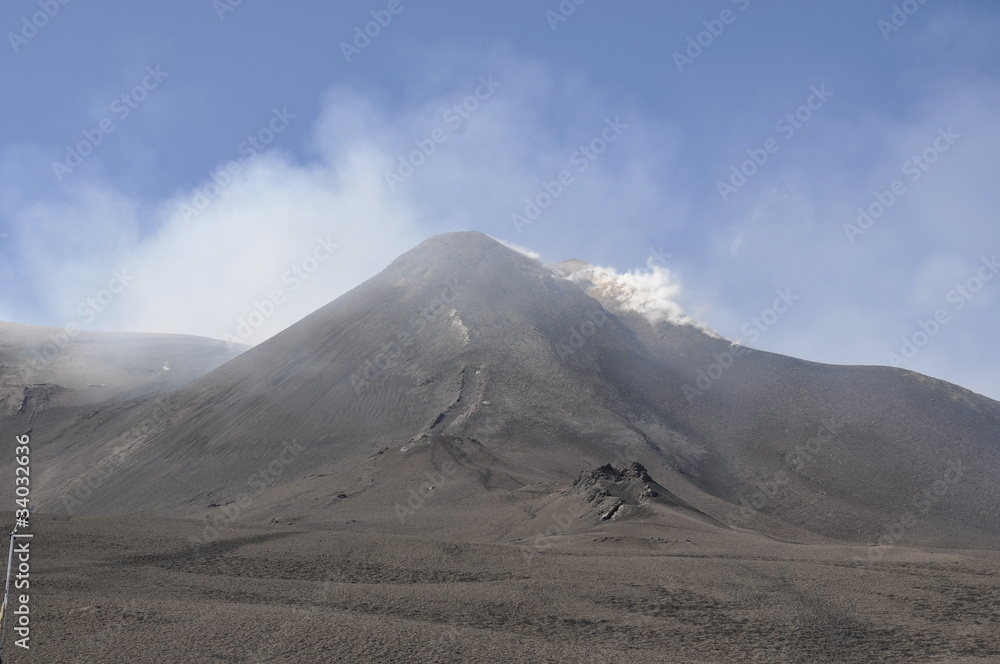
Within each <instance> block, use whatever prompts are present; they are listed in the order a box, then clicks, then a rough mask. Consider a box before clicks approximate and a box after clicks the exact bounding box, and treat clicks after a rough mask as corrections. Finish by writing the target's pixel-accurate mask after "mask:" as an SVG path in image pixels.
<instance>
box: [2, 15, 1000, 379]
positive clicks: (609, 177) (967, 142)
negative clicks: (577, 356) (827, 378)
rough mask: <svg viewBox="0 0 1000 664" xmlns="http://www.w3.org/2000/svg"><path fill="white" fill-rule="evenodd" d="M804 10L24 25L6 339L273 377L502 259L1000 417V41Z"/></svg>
mask: <svg viewBox="0 0 1000 664" xmlns="http://www.w3.org/2000/svg"><path fill="white" fill-rule="evenodd" d="M790 5H792V3H766V2H763V1H761V0H738V1H730V0H715V1H712V2H700V3H655V2H619V3H612V2H608V1H602V0H586V1H585V2H583V3H582V4H576V3H575V2H574V1H573V0H566V1H564V2H562V3H560V2H558V1H556V0H550V1H548V2H522V1H518V0H512V1H510V2H506V3H461V2H443V1H432V0H398V2H390V1H389V0H384V1H382V0H379V1H376V2H341V3H326V2H318V1H311V0H301V1H299V2H289V3H275V2H249V1H244V2H241V3H239V4H236V2H235V0H219V1H218V2H213V1H212V0H177V1H176V2H172V3H133V2H124V1H121V2H112V1H107V0H105V1H100V0H98V1H95V2H82V1H80V0H75V1H74V0H69V1H68V2H67V1H66V0H62V1H60V0H41V1H39V0H10V1H9V2H6V3H4V5H3V8H2V9H0V27H2V30H3V32H4V35H5V37H4V44H3V45H2V46H0V50H2V51H3V52H2V53H0V66H2V72H3V77H4V81H5V92H6V94H5V98H4V103H3V105H2V107H0V120H2V122H0V131H2V134H0V260H2V264H0V279H2V280H3V285H4V288H3V289H2V291H0V320H9V321H16V322H24V323H34V324H41V325H51V326H57V327H63V326H65V325H67V324H75V325H78V326H79V327H81V328H85V329H112V330H135V331H170V332H183V333H191V334H200V335H205V336H211V337H216V338H223V337H225V336H226V335H230V336H234V335H238V336H245V337H246V340H247V341H248V342H249V343H258V342H259V341H262V340H263V339H265V338H267V337H268V336H270V335H272V334H274V333H276V332H277V331H279V330H281V329H283V328H284V327H287V326H288V325H290V324H291V323H293V322H294V321H296V320H298V319H299V318H301V317H302V316H304V315H306V314H307V313H309V312H311V311H313V310H314V309H316V308H318V307H319V306H322V305H323V304H325V303H326V302H328V301H330V300H332V299H334V298H335V297H337V296H338V295H340V294H341V293H343V292H345V291H346V290H348V289H350V288H351V287H353V286H355V285H357V284H358V283H360V282H361V281H362V280H364V279H366V278H368V277H370V276H372V275H374V274H375V273H377V272H378V271H379V270H381V269H382V268H383V267H384V266H385V265H386V264H388V262H390V261H391V260H392V259H393V258H394V257H395V256H397V255H398V254H399V253H402V252H403V251H405V250H407V249H409V248H411V247H412V246H413V245H415V244H416V243H418V242H419V241H420V240H422V239H424V238H425V237H427V236H429V235H432V234H435V233H439V232H444V231H449V230H481V231H483V232H486V233H488V234H490V235H492V236H494V237H497V238H499V239H503V240H506V241H509V242H512V243H515V244H517V245H520V246H522V247H526V248H529V249H531V250H533V251H535V252H538V253H539V254H540V255H541V257H542V259H543V260H546V261H551V262H555V261H559V260H563V259H566V258H570V257H579V258H583V259H585V260H588V261H589V262H591V263H595V264H599V265H602V266H607V267H612V268H614V269H616V270H618V271H619V272H623V273H624V272H627V271H630V270H647V271H648V270H655V271H656V274H657V279H658V280H654V282H655V283H659V284H661V285H662V284H667V285H666V286H664V289H663V292H664V293H668V294H669V296H670V297H671V298H673V299H675V300H677V302H678V303H679V304H680V305H682V306H683V307H684V309H685V311H687V312H688V313H690V314H691V315H693V316H694V317H696V318H698V319H699V320H701V321H703V322H705V323H706V324H707V325H709V326H710V327H711V328H712V329H714V330H716V331H718V332H719V333H720V334H723V335H724V336H726V337H729V338H732V339H739V338H742V339H743V340H744V342H745V343H748V344H749V345H753V346H755V347H758V348H763V349H767V350H773V351H777V352H782V353H787V354H790V355H795V356H799V357H804V358H807V359H813V360H818V361H823V362H834V363H844V364H889V363H890V362H895V360H894V358H893V357H892V356H891V355H890V353H894V354H895V355H896V356H897V357H898V362H897V363H898V364H900V366H904V367H906V368H909V369H914V370H916V371H921V372H924V373H927V374H930V375H933V376H936V377H940V378H943V379H946V380H950V381H953V382H957V383H959V384H962V385H965V386H967V387H970V388H971V389H974V390H976V391H978V392H981V393H984V394H987V395H989V396H992V397H993V398H1000V378H997V376H996V371H995V368H996V367H997V366H998V365H1000V347H998V345H997V343H996V337H997V335H996V332H997V329H998V327H1000V326H998V323H1000V313H998V312H1000V306H998V302H1000V279H995V278H994V277H995V276H996V273H997V270H998V269H1000V268H997V267H995V262H994V261H993V257H994V256H996V255H997V254H1000V231H998V221H1000V219H998V213H1000V187H998V186H997V184H998V183H997V174H998V169H997V166H996V155H997V154H998V153H1000V113H998V112H997V110H998V108H1000V57H998V55H1000V39H998V36H1000V7H998V6H997V5H995V3H990V2H986V1H981V2H945V1H943V0H926V1H925V2H923V3H921V2H919V0H910V1H909V2H896V3H893V2H881V1H872V0H865V1H864V2H861V1H860V0H856V1H851V0H849V1H845V2H837V3H832V2H828V3H815V2H814V3H795V4H794V6H790ZM366 30H367V32H368V35H366V34H365V32H366ZM526 199H527V200H526ZM533 204H534V205H537V206H538V209H537V210H536V209H533V207H532V205H533ZM859 208H860V209H861V210H859ZM862 211H864V213H865V216H862ZM529 217H531V218H529ZM779 291H780V292H783V293H785V294H786V296H787V295H789V294H790V295H791V296H792V298H793V299H791V302H792V304H791V305H787V306H786V305H785V304H782V305H781V306H780V307H778V308H780V309H783V310H784V311H782V312H781V313H777V312H776V311H772V309H773V308H774V307H773V305H774V303H775V301H776V299H778V298H779V295H778V292H779ZM783 302H784V301H783ZM255 312H256V313H255ZM252 316H253V319H252V320H251V317H252ZM241 320H242V321H244V322H246V321H250V322H252V323H256V325H250V327H249V328H247V327H246V325H245V324H244V325H242V326H241ZM241 330H242V332H244V333H246V332H249V333H248V334H240V331H241Z"/></svg>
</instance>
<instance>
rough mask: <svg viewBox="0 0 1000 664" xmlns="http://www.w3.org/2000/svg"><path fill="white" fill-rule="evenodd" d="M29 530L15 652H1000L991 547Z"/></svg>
mask: <svg viewBox="0 0 1000 664" xmlns="http://www.w3.org/2000/svg"><path fill="white" fill-rule="evenodd" d="M345 528H350V524H348V525H345ZM33 530H34V532H35V533H36V536H35V541H34V543H33V545H32V547H33V552H32V558H31V565H32V571H31V584H32V586H31V591H32V594H31V602H30V606H31V615H32V639H31V650H30V651H23V650H22V649H20V648H17V647H14V646H13V643H12V639H11V638H10V635H8V643H7V647H6V649H5V653H4V654H5V658H4V662H9V663H10V664H20V663H23V662H45V663H46V664H58V663H61V662H79V663H84V662H100V663H105V662H108V663H115V662H128V663H130V664H140V663H145V662H156V663H160V662H190V663H199V662H233V663H236V662H248V663H250V662H260V663H263V662H295V663H299V662H302V663H311V662H401V663H403V662H421V663H428V662H573V663H595V664H596V663H599V662H635V663H641V662H676V663H682V662H683V663H688V662H690V663H695V662H697V663H703V662H713V663H715V662H717V663H724V662H740V663H741V664H750V663H758V662H759V663H765V662H766V663H784V662H789V663H792V662H794V663H800V662H831V663H832V662H836V663H838V664H844V663H852V662H887V663H892V662H900V663H904V662H905V663H906V664H917V663H920V662H949V663H952V664H971V663H973V662H975V663H980V664H984V663H986V662H1000V629H998V621H1000V575H998V572H1000V555H998V554H997V553H995V552H984V551H957V552H956V551H951V552H949V551H939V552H922V551H916V550H912V549H905V548H901V547H900V548H895V549H891V550H887V551H885V552H881V551H880V553H879V555H878V556H871V555H870V553H871V552H870V551H869V549H868V547H837V546H829V545H815V544H814V545H808V546H807V545H799V544H789V543H783V542H777V541H774V540H765V539H763V538H759V537H753V536H748V535H744V534H733V535H732V536H731V537H729V538H728V539H726V540H723V539H722V538H720V537H719V536H718V535H714V534H711V533H708V532H699V531H698V530H696V529H695V530H692V531H690V532H687V531H682V530H679V529H673V530H663V531H662V532H656V533H652V534H651V533H650V532H649V529H646V531H645V532H643V531H642V529H641V528H638V527H637V528H634V529H633V531H634V532H637V533H642V534H644V535H645V537H639V536H635V535H630V534H629V533H630V532H633V531H629V530H627V529H618V530H616V529H614V528H611V527H610V524H609V528H608V529H607V531H606V532H605V533H604V534H601V532H597V531H595V532H593V533H588V534H587V535H586V536H583V535H577V536H575V537H573V538H558V537H554V538H549V539H547V540H545V541H541V542H539V541H535V542H532V543H531V544H532V545H531V546H529V547H520V546H518V545H517V544H516V543H515V544H510V543H493V544H490V543H478V544H473V543H463V542H453V541H442V540H431V539H422V538H415V537H398V536H383V535H373V534H366V533H360V532H351V531H350V530H343V531H329V530H328V531H311V532H310V531H301V530H297V529H296V528H295V527H293V526H287V525H274V526H270V527H267V528H252V527H235V526H234V527H232V528H230V529H229V530H227V531H226V532H225V533H224V534H223V535H222V536H221V537H220V538H219V539H218V540H217V541H215V542H212V543H210V544H208V545H204V546H202V547H200V548H198V547H196V546H194V545H193V544H192V543H191V542H190V541H189V537H192V536H196V535H198V534H200V533H201V532H202V529H201V526H200V524H198V523H197V522H194V521H182V520H167V519H154V518H141V517H128V518H113V519H112V518H103V519H76V518H73V519H66V518H51V517H45V516H40V517H37V518H36V519H35V521H34V523H33ZM860 559H863V560H865V561H869V562H861V560H860ZM872 561H873V562H872Z"/></svg>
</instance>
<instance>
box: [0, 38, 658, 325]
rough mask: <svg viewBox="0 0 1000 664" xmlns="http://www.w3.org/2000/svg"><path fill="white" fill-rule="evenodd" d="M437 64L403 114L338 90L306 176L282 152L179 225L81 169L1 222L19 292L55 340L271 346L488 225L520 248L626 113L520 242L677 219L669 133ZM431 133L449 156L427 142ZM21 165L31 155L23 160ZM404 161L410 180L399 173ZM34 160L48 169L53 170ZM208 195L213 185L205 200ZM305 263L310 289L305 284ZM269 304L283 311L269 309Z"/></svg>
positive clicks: (465, 60) (507, 61) (485, 70)
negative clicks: (79, 337)
mask: <svg viewBox="0 0 1000 664" xmlns="http://www.w3.org/2000/svg"><path fill="white" fill-rule="evenodd" d="M456 55H460V56H461V57H453V56H456ZM431 57H438V56H435V55H433V54H432V56H431ZM439 59H440V62H441V66H447V67H450V68H451V70H450V71H449V72H447V74H448V75H444V73H443V71H442V70H441V69H440V67H437V68H436V69H435V68H430V69H428V68H422V67H421V66H420V64H419V63H417V62H415V61H413V62H411V64H410V66H411V67H412V68H413V71H412V76H411V77H410V86H409V88H410V94H412V95H413V96H412V97H411V98H408V99H404V100H398V99H396V100H392V101H391V103H390V100H388V99H385V98H383V96H382V94H381V93H380V92H379V91H371V90H366V91H361V90H358V89H356V88H351V87H346V86H338V87H335V88H333V89H331V90H330V91H329V92H328V93H327V94H326V95H325V96H324V97H323V108H322V111H321V112H320V114H319V116H318V117H317V118H314V119H313V120H311V122H312V126H313V132H312V139H311V141H310V143H309V145H308V146H307V147H306V150H305V152H306V154H307V155H308V156H309V158H308V159H307V160H306V159H303V158H301V157H297V156H295V155H293V154H291V153H289V152H286V151H282V150H280V149H278V148H277V147H272V148H271V149H269V150H267V151H265V152H264V153H262V154H261V155H258V156H256V157H255V158H254V159H253V160H252V161H249V162H247V163H245V164H244V165H243V168H242V169H241V172H240V173H239V174H238V175H236V176H235V177H233V179H232V181H231V182H230V183H229V184H228V185H227V186H225V187H223V189H222V191H221V193H219V194H218V195H217V196H216V195H214V194H215V192H214V191H213V192H212V193H213V196H212V198H213V200H212V202H211V204H210V205H209V206H208V207H207V208H205V209H204V210H203V211H201V212H200V213H198V214H197V215H195V216H192V215H191V214H190V211H188V212H187V213H185V212H184V211H183V209H182V205H184V204H187V205H189V206H190V205H192V198H191V193H192V192H190V191H185V192H178V193H176V194H175V195H171V196H167V197H164V198H162V199H159V200H148V199H145V200H144V199H142V198H139V197H134V196H130V195H128V194H126V193H123V192H122V191H121V190H119V189H118V188H117V187H116V185H115V183H113V182H107V181H104V180H101V179H98V178H97V177H95V176H93V175H89V174H88V173H87V172H85V169H81V170H78V171H77V172H75V173H73V179H72V181H69V180H67V181H68V184H67V185H66V186H63V187H57V188H54V189H53V190H52V191H49V192H35V193H33V194H32V195H31V196H27V197H26V196H23V195H22V196H21V198H22V199H24V200H19V201H18V202H17V204H16V205H15V206H14V209H13V210H11V209H8V210H6V211H5V214H6V216H7V217H8V219H9V220H11V221H12V222H13V223H12V233H13V234H14V235H16V236H17V242H18V243H19V247H20V248H19V250H18V256H17V260H19V261H20V262H21V265H20V266H19V268H18V269H19V271H21V272H23V273H26V274H32V275H34V276H33V277H32V278H31V280H30V283H25V284H23V286H24V290H25V291H26V292H32V293H34V294H36V297H37V298H38V300H39V304H40V307H41V308H42V310H43V312H42V315H43V316H44V317H45V318H46V319H47V320H48V321H50V322H52V321H55V324H62V323H63V322H69V321H75V322H77V323H79V324H81V325H82V326H83V327H85V328H90V329H110V330H129V331H158V332H176V333H188V334H198V335H204V336H210V337H215V338H222V337H224V336H226V335H229V336H230V337H239V338H244V339H245V341H246V342H247V343H251V344H255V343H259V342H260V341H263V340H264V339H266V338H268V337H269V336H271V335H273V334H275V333H277V332H278V331H280V330H282V329H284V328H285V327H287V326H288V325H291V324H292V323H294V322H296V321H297V320H299V319H301V318H302V317H304V316H305V315H307V314H309V313H311V312H312V311H314V310H316V309H318V308H319V307H322V306H323V305H325V304H327V303H329V302H330V301H332V300H334V299H335V298H337V297H338V296H340V295H341V294H343V293H344V292H346V291H347V290H348V289H350V288H351V287H353V286H355V285H357V284H358V283H360V282H361V281H363V280H364V279H366V278H369V277H371V276H373V275H374V274H376V273H377V272H378V271H379V270H381V269H382V268H384V267H385V266H386V265H387V264H388V263H389V262H391V261H392V260H393V259H394V258H395V257H396V256H398V255H399V254H401V253H403V252H404V251H406V250H408V249H410V248H412V247H414V246H415V245H417V244H418V243H419V242H420V241H422V240H423V239H425V238H426V237H427V236H429V235H432V234H436V233H439V232H444V231H450V230H472V229H476V230H482V231H484V232H487V233H490V232H491V230H492V228H493V227H497V228H499V229H501V231H502V232H501V233H500V234H503V233H504V232H505V233H511V232H512V231H513V230H514V228H513V225H512V223H511V221H510V215H511V213H513V212H516V211H519V210H520V207H521V206H523V199H524V197H525V196H529V195H533V194H535V193H537V192H538V191H539V190H540V189H541V187H542V186H543V183H544V182H547V181H551V180H552V179H554V178H556V177H557V176H558V173H559V172H560V171H561V170H563V169H568V168H573V165H572V164H571V163H570V161H569V159H570V155H571V154H572V153H573V152H574V150H576V149H577V148H578V147H579V145H580V144H581V142H583V141H589V140H590V139H592V138H593V137H594V136H599V135H600V133H601V131H602V130H603V128H604V127H605V123H606V120H607V118H609V117H615V116H618V115H622V116H625V117H627V121H628V122H629V123H631V128H630V129H629V131H628V132H626V134H625V135H623V136H622V137H621V138H620V139H619V140H618V141H617V142H616V143H615V145H614V146H613V149H609V150H608V152H607V154H605V155H602V156H601V158H600V159H598V160H596V161H594V162H592V163H589V164H588V168H587V169H586V172H582V171H581V172H575V183H574V186H572V187H569V188H567V190H566V192H565V193H564V194H563V195H562V196H561V197H560V198H559V200H558V201H557V204H554V205H553V206H552V207H551V209H548V210H546V213H545V214H544V215H543V216H542V217H541V218H539V219H538V220H537V221H536V223H535V224H534V226H533V227H531V228H530V229H528V231H529V232H527V233H526V234H525V236H524V237H525V241H526V242H527V243H532V244H535V243H545V244H546V245H547V246H549V247H550V248H551V249H552V250H553V251H559V240H558V238H560V237H561V236H564V234H565V229H566V228H572V227H574V225H575V224H576V223H578V221H579V220H581V219H583V220H584V223H588V224H590V223H593V221H592V220H590V218H594V219H597V218H602V217H604V218H606V217H607V216H608V215H609V214H610V211H611V209H612V208H613V207H615V206H617V204H615V203H613V202H614V201H616V200H621V201H628V204H627V205H621V206H617V207H619V208H620V210H619V212H620V213H621V214H623V215H626V216H628V215H631V217H632V218H633V219H642V218H646V217H648V216H651V215H653V214H654V213H657V212H662V210H664V209H669V205H668V204H667V203H666V200H668V199H670V198H671V197H669V196H666V195H665V192H663V191H662V188H660V187H657V186H654V185H653V183H652V182H651V180H650V177H651V175H649V174H648V173H647V171H649V168H648V167H649V166H650V165H651V164H657V163H660V162H662V161H669V159H670V154H671V150H672V148H671V145H672V140H673V139H672V138H671V136H672V134H671V133H670V132H669V131H667V130H666V129H665V128H664V127H662V126H661V124H660V123H658V122H655V121H652V120H649V119H648V118H647V119H645V120H644V119H643V118H642V117H641V116H640V115H639V114H638V113H636V112H634V111H631V110H630V109H629V108H627V107H623V105H614V104H612V103H611V102H606V101H595V100H598V99H602V96H601V95H599V94H597V93H595V92H594V91H593V90H590V89H588V88H587V86H586V85H584V84H582V83H581V82H580V81H578V80H569V81H566V80H564V79H562V78H559V77H556V76H554V75H552V74H551V73H550V72H549V71H548V70H546V69H545V68H544V67H542V66H540V65H539V64H538V63H537V62H534V61H532V60H528V59H524V58H518V57H515V56H512V55H510V54H509V53H507V52H504V51H502V50H501V51H488V52H487V51H482V50H480V51H475V52H463V53H461V54H457V53H449V57H447V58H439ZM444 63H449V64H447V65H445V64H444ZM443 81H450V84H449V85H447V86H446V85H445V84H444V83H443ZM487 82H488V84H487ZM477 94H478V95H479V97H478V98H476V99H475V100H474V102H470V101H469V100H470V99H472V98H473V97H476V95H477ZM539 99H544V100H546V102H547V104H548V105H547V106H546V108H547V109H548V111H547V113H542V112H541V111H540V106H539V103H538V100H539ZM456 104H460V105H462V106H461V109H459V110H456ZM294 121H295V122H300V123H301V122H310V120H309V119H307V118H304V117H303V118H298V119H296V120H294ZM553 127H559V128H561V129H560V131H553ZM567 127H568V128H569V129H566V128H567ZM435 132H437V134H436V135H437V136H438V137H439V139H440V137H441V136H444V140H437V139H433V138H431V137H433V136H434V135H435ZM428 140H431V141H432V143H428ZM277 144H278V143H277V142H276V145H277ZM431 148H433V149H431ZM17 150H19V151H20V153H21V154H20V156H21V157H23V156H24V155H23V152H24V151H26V150H28V149H27V148H26V147H25V146H19V147H18V148H17ZM420 150H423V153H424V154H423V155H418V154H417V151H420ZM28 152H29V153H30V150H28ZM12 155H13V153H12V152H11V153H8V155H7V158H8V161H9V159H10V158H12ZM236 155H237V151H236V150H235V149H234V150H233V151H232V152H231V153H229V154H220V155H219V166H217V167H216V168H215V169H212V171H213V172H214V171H215V170H217V169H218V168H219V167H221V166H222V165H224V164H225V163H226V162H227V161H228V160H230V159H232V158H234V157H235V156H236ZM401 159H403V160H404V161H407V160H408V161H410V162H411V163H410V165H411V166H413V168H412V171H411V169H409V168H406V167H405V166H404V167H403V168H400V160H401ZM29 161H31V163H33V164H34V166H35V168H36V169H38V170H41V169H42V168H45V169H47V168H48V165H47V163H46V160H45V159H35V158H32V159H29ZM418 162H419V163H418ZM98 170H100V169H98ZM103 170H107V169H103ZM389 173H393V174H395V176H397V177H391V176H389V175H387V174H389ZM25 175H26V176H27V177H29V178H30V177H31V176H35V177H36V179H37V177H38V174H37V173H27V174H25ZM206 175H208V174H206ZM209 183H210V180H209V179H208V178H207V177H206V178H205V179H204V180H203V181H202V183H201V185H200V187H202V188H203V187H205V186H206V185H208V184H209ZM8 184H9V183H8ZM9 206H10V203H8V207H9ZM627 222H628V220H627V219H626V223H627ZM493 234H497V233H495V232H494V233H493ZM327 238H328V239H327ZM552 238H557V239H556V241H554V242H553V241H552ZM320 240H324V241H326V242H334V243H336V244H338V245H339V247H338V249H337V250H336V251H335V252H333V255H332V256H329V258H327V259H324V260H318V259H317V257H316V256H315V255H314V252H315V251H317V247H319V246H320ZM510 246H514V248H516V249H517V250H518V251H522V252H524V253H526V254H527V255H529V256H533V257H537V256H538V255H537V254H536V253H534V252H531V251H530V250H525V249H523V248H521V247H518V246H515V245H510ZM320 253H323V254H324V255H326V254H325V252H322V251H321V252H320ZM312 261H315V265H313V263H312ZM29 264H30V265H31V266H32V267H33V268H34V269H30V270H29V269H28V266H29ZM310 265H311V266H313V267H315V269H314V270H313V271H311V272H310V271H308V270H307V271H306V273H307V274H308V279H300V278H298V277H295V276H294V274H295V270H296V268H299V269H300V271H301V270H302V269H304V268H305V267H307V266H310ZM116 270H123V271H124V273H125V274H126V275H129V276H134V279H132V281H131V282H130V283H129V285H128V288H127V289H126V290H125V291H124V292H122V293H120V294H116V296H115V297H114V298H113V301H111V302H110V303H109V304H107V306H106V307H102V309H103V310H102V311H100V312H99V313H98V314H97V315H95V316H92V317H88V318H84V319H81V316H80V314H79V312H78V307H79V305H80V303H81V302H85V301H86V298H88V297H94V296H95V294H98V293H101V291H102V289H105V288H106V287H107V285H108V282H109V279H110V278H111V277H112V274H113V273H114V271H116ZM275 291H280V293H278V295H280V297H276V298H272V297H271V296H272V294H275ZM23 295H24V294H23V293H22V297H23ZM7 297H8V298H10V295H8V296H7ZM0 298H4V295H0ZM11 299H13V298H11ZM272 299H273V300H279V301H280V302H281V303H280V304H278V305H274V303H273V302H271V301H270V300H272ZM0 304H4V302H3V301H0ZM10 308H11V309H16V307H10ZM91 318H92V319H91ZM249 331H252V334H240V332H243V333H246V332H249Z"/></svg>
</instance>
